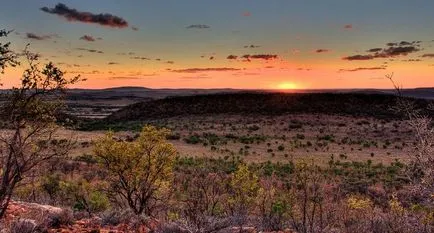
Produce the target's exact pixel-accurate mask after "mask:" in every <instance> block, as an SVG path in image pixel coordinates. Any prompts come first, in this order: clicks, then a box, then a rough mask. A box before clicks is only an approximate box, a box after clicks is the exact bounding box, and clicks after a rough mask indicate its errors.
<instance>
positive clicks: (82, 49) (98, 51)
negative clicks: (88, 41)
mask: <svg viewBox="0 0 434 233" xmlns="http://www.w3.org/2000/svg"><path fill="white" fill-rule="evenodd" d="M76 50H80V51H87V52H89V53H104V52H103V51H100V50H96V49H86V48H76Z"/></svg>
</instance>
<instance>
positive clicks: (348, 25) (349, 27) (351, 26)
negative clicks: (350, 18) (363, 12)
mask: <svg viewBox="0 0 434 233" xmlns="http://www.w3.org/2000/svg"><path fill="white" fill-rule="evenodd" d="M344 28H345V29H353V25H352V24H346V25H344Z"/></svg>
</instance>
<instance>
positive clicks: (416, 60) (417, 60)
mask: <svg viewBox="0 0 434 233" xmlns="http://www.w3.org/2000/svg"><path fill="white" fill-rule="evenodd" d="M402 61H404V62H420V61H422V60H421V59H407V60H402Z"/></svg>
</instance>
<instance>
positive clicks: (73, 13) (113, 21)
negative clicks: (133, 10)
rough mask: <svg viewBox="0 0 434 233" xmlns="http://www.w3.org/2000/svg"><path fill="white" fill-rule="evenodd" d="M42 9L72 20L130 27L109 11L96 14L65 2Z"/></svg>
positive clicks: (107, 25)
mask: <svg viewBox="0 0 434 233" xmlns="http://www.w3.org/2000/svg"><path fill="white" fill-rule="evenodd" d="M41 11H43V12H46V13H49V14H55V15H58V16H61V17H63V18H65V19H66V20H68V21H71V22H73V21H77V22H82V23H94V24H99V25H102V26H106V27H113V28H125V27H128V22H127V21H126V20H124V19H123V18H121V17H118V16H115V15H112V14H107V13H105V14H94V13H90V12H83V11H78V10H76V9H72V8H69V7H68V6H66V5H65V4H63V3H58V4H57V5H56V6H55V7H54V8H48V7H42V8H41Z"/></svg>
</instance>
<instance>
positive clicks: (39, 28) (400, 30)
mask: <svg viewBox="0 0 434 233" xmlns="http://www.w3.org/2000/svg"><path fill="white" fill-rule="evenodd" d="M432 9H434V1H432V0H414V1H408V0H364V1H356V0H327V1H324V0H316V1H314V0H267V1H263V0H218V1H216V0H182V1H181V0H158V1H156V0H127V1H126V0H91V1H89V0H74V1H66V0H64V1H62V2H59V1H51V0H10V1H8V0H3V1H2V2H1V7H0V28H4V29H7V30H14V31H13V33H11V34H10V35H9V37H7V38H6V39H7V40H8V41H10V42H12V44H13V48H15V49H16V50H18V51H19V50H22V49H23V48H25V46H26V44H30V50H31V51H33V52H37V53H39V54H40V55H41V63H45V62H48V61H52V62H53V63H54V64H56V65H58V66H59V67H61V68H62V69H63V70H64V71H66V73H67V74H68V75H70V76H71V75H80V76H81V77H83V78H86V81H83V82H80V83H79V84H77V85H75V86H74V87H80V88H107V87H118V86H143V87H149V88H242V89H329V88H391V87H392V86H391V83H390V81H389V80H387V79H385V75H387V74H392V73H393V75H394V79H395V81H396V82H398V83H399V84H400V85H402V86H403V87H404V88H414V87H433V86H434V76H433V72H434V48H433V47H432V46H433V45H434V28H433V26H432V25H434V14H433V13H432ZM22 69H23V68H17V69H8V70H7V71H6V73H5V74H3V75H2V76H1V81H2V83H3V88H9V87H11V86H14V85H17V84H18V83H19V78H20V76H21V73H22Z"/></svg>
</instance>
